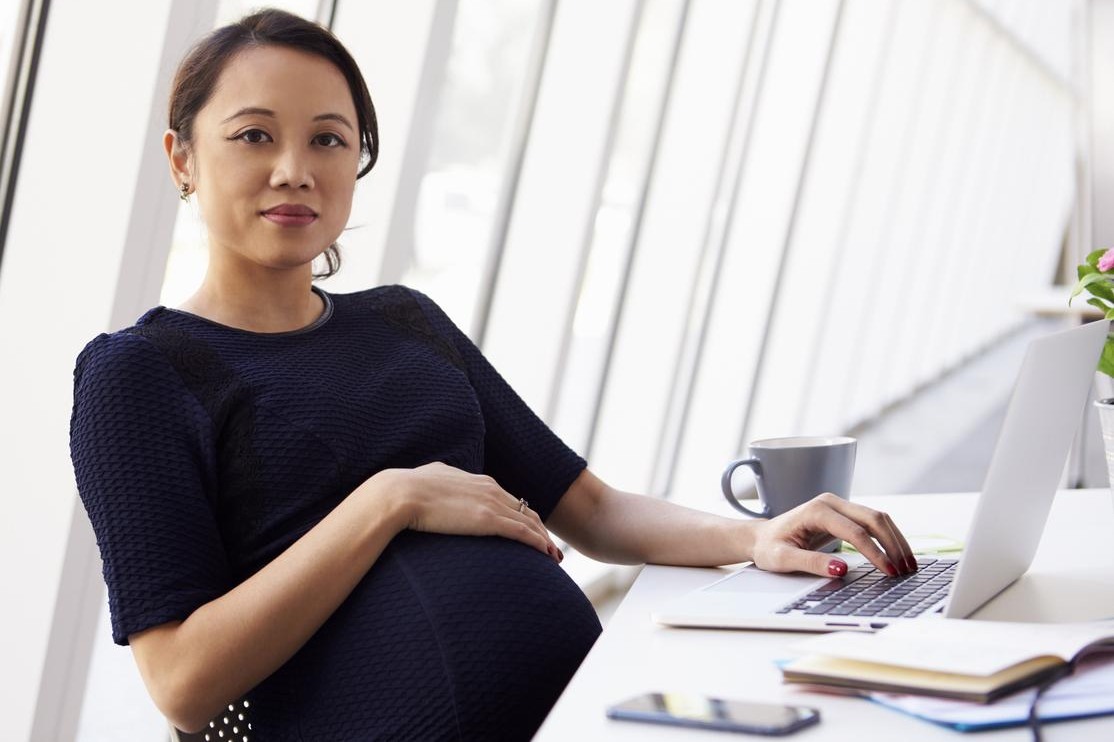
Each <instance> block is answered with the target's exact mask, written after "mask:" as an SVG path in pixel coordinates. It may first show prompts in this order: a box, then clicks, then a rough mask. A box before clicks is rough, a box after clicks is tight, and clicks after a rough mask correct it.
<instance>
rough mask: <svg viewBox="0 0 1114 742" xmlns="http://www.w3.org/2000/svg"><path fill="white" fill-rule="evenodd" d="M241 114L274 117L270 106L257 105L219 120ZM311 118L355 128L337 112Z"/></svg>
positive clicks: (237, 116)
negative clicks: (261, 106)
mask: <svg viewBox="0 0 1114 742" xmlns="http://www.w3.org/2000/svg"><path fill="white" fill-rule="evenodd" d="M241 116H268V117H270V118H275V112H274V111H272V110H271V109H270V108H260V107H259V106H247V107H246V108H241V109H240V110H239V111H237V112H236V113H234V114H232V115H231V116H229V117H228V118H226V119H224V120H223V121H221V123H222V124H227V123H228V122H229V121H231V120H232V119H235V118H239V117H241ZM313 120H314V121H336V122H338V123H341V124H344V125H345V126H347V127H348V128H349V129H351V130H352V131H355V130H356V127H354V126H353V125H352V122H351V121H349V120H348V119H347V118H345V117H344V116H343V115H341V114H339V113H320V114H318V115H316V116H314V117H313Z"/></svg>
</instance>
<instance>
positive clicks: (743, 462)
mask: <svg viewBox="0 0 1114 742" xmlns="http://www.w3.org/2000/svg"><path fill="white" fill-rule="evenodd" d="M740 466H748V467H750V469H751V471H753V472H754V476H755V477H756V478H758V479H761V478H762V464H761V463H759V461H758V459H739V460H738V461H732V462H731V463H730V464H728V465H727V468H726V469H724V470H723V476H722V477H720V480H719V484H720V487H721V488H722V489H723V496H724V497H726V498H727V502H728V503H730V504H731V507H733V508H735V509H736V510H738V511H739V512H741V513H746V514H747V515H749V516H751V517H752V518H769V517H770V511H769V508H767V507H766V503H762V507H763V509H762V512H761V513H757V512H755V511H753V510H751V509H750V508H748V507H747V506H746V505H744V504H743V503H741V502H739V501H738V499H736V497H735V492H734V490H732V489H731V475H732V474H734V473H735V470H736V469H738V468H739V467H740Z"/></svg>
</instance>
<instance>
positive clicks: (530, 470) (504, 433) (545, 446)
mask: <svg viewBox="0 0 1114 742" xmlns="http://www.w3.org/2000/svg"><path fill="white" fill-rule="evenodd" d="M410 292H411V294H412V295H413V296H414V298H415V299H416V300H417V302H418V304H419V306H420V307H421V308H422V312H423V313H424V314H425V316H426V318H427V319H428V320H429V322H430V324H431V325H432V327H433V330H434V331H435V332H436V333H437V334H438V335H440V336H441V337H443V338H445V339H446V340H447V341H448V342H449V343H451V345H452V346H453V347H454V348H455V349H456V351H457V352H458V353H459V354H460V356H461V359H462V361H463V364H464V370H465V373H467V375H468V379H469V381H470V382H471V384H472V388H473V389H474V390H475V392H476V397H477V398H478V399H479V402H480V409H481V411H482V414H483V419H484V428H485V433H484V473H485V474H488V475H489V476H491V477H492V478H494V479H495V481H497V482H499V484H500V485H501V486H502V487H503V489H505V490H507V491H508V492H510V493H511V494H513V495H514V496H516V497H524V498H526V500H528V501H529V503H530V507H531V509H533V510H534V511H535V512H536V513H537V514H538V515H539V516H540V517H541V518H542V520H545V519H547V518H548V517H549V514H550V513H552V512H553V509H554V508H555V507H557V503H558V501H559V500H560V499H561V496H562V495H564V494H565V492H566V491H567V490H568V488H569V486H570V485H572V483H573V481H574V480H575V479H576V478H577V477H578V476H579V475H580V473H581V472H582V471H583V470H584V468H585V467H586V466H587V463H586V462H585V461H584V459H583V458H581V457H580V456H579V455H577V454H576V453H575V452H574V451H573V450H572V449H571V448H569V447H568V446H567V445H565V443H564V442H563V441H562V440H561V439H560V438H559V437H558V436H557V435H556V434H555V433H554V432H553V431H552V430H550V429H549V427H548V426H547V425H546V424H545V423H544V422H542V420H541V419H540V418H539V417H538V416H537V415H535V414H534V412H533V411H532V410H531V409H530V407H529V406H528V405H527V404H526V403H525V402H524V401H523V400H522V398H521V397H519V396H518V394H517V393H516V392H515V391H514V389H512V388H511V386H510V384H508V383H507V382H506V380H504V379H503V377H502V376H500V374H499V372H498V371H496V370H495V368H494V367H493V366H492V365H491V363H490V362H489V361H488V360H487V358H485V357H484V355H483V353H481V352H480V349H479V348H477V347H476V345H475V343H473V342H472V341H471V339H469V338H468V336H467V335H465V334H464V333H463V332H462V331H461V330H460V328H458V327H457V326H456V325H455V324H453V321H452V320H451V319H449V317H448V315H446V314H445V312H444V311H443V310H442V309H441V308H440V307H439V306H437V304H436V303H434V302H433V300H432V299H430V298H429V297H428V296H426V295H425V294H422V293H421V292H419V291H415V290H414V289H410Z"/></svg>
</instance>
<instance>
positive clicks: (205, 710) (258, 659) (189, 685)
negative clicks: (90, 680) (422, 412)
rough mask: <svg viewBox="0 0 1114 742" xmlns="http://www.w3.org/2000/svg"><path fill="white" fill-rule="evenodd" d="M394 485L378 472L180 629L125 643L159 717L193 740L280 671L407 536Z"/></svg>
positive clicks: (401, 500) (178, 624)
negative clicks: (394, 541) (391, 547)
mask: <svg viewBox="0 0 1114 742" xmlns="http://www.w3.org/2000/svg"><path fill="white" fill-rule="evenodd" d="M399 485H400V481H399V480H398V479H397V478H395V477H392V476H391V473H390V472H383V473H381V474H379V475H376V476H375V477H372V478H371V479H369V480H368V481H367V482H365V483H364V484H363V485H361V487H360V488H358V489H356V490H355V491H354V492H353V493H352V494H351V495H349V496H348V497H347V498H346V499H345V500H344V501H343V502H341V503H340V505H338V506H337V507H336V508H335V509H334V510H333V511H332V512H331V513H330V514H329V515H328V516H326V517H325V518H324V519H322V520H321V522H320V523H318V524H317V525H316V526H314V528H313V529H311V530H310V531H309V532H307V533H306V534H305V535H304V536H302V537H301V538H300V539H298V541H296V542H295V543H294V544H292V545H291V546H290V547H289V548H288V549H286V551H284V552H283V553H282V554H281V555H279V556H278V557H277V558H276V559H275V560H274V561H272V562H271V563H269V564H268V565H267V566H266V567H264V568H263V569H261V570H260V571H259V572H257V573H256V574H254V575H252V576H251V577H250V578H249V579H247V580H246V581H244V582H243V583H241V584H240V585H238V586H237V587H236V588H234V589H233V590H231V591H230V592H228V593H226V594H225V595H223V596H221V597H219V598H217V599H215V600H213V601H211V602H209V603H207V604H205V605H203V606H201V607H200V608H198V609H197V610H196V611H194V612H193V613H192V614H191V615H190V616H189V617H188V618H186V619H185V620H184V621H181V622H174V623H168V624H164V625H162V626H158V627H154V628H153V629H149V630H147V631H144V632H140V633H138V634H135V635H133V636H132V637H131V645H132V649H133V652H134V653H135V655H136V660H137V662H138V664H139V665H140V670H141V673H142V675H143V677H144V680H145V682H146V683H147V685H148V690H149V691H150V693H151V695H152V697H153V698H154V699H155V702H156V704H157V705H158V706H159V708H160V710H161V711H162V712H163V713H164V714H165V715H166V716H167V717H168V718H169V719H170V721H171V722H172V723H174V724H175V726H178V727H179V728H181V729H183V730H186V731H195V730H197V729H200V728H201V727H203V726H204V725H205V724H206V723H207V722H208V720H209V719H211V718H212V717H213V716H215V715H216V714H217V713H218V712H219V711H220V710H221V709H222V708H223V707H224V706H225V705H226V704H228V703H229V702H231V701H234V700H236V699H238V698H239V697H241V696H242V695H243V694H244V693H246V692H247V691H249V690H250V689H251V688H253V687H255V686H256V685H257V684H258V683H259V682H260V681H262V680H263V679H264V678H266V677H267V676H269V675H270V674H271V673H273V672H274V671H275V670H277V669H278V668H279V667H281V666H282V665H283V664H284V663H285V662H286V661H287V660H288V659H290V657H291V656H293V655H294V654H295V653H296V652H297V651H298V650H299V649H300V648H301V647H302V646H303V645H304V644H305V643H306V642H307V641H308V640H309V639H310V637H311V636H313V634H314V632H316V631H317V629H318V628H319V627H320V626H321V625H322V624H323V623H324V622H325V621H326V619H328V618H329V616H331V615H332V614H333V612H334V611H335V610H336V609H337V607H339V606H340V604H341V603H342V602H343V601H344V600H345V598H347V597H348V595H349V594H350V593H351V592H352V590H353V588H354V587H355V586H356V584H357V583H358V582H359V581H360V579H362V578H363V576H364V575H365V574H366V573H367V571H368V570H369V569H370V568H371V566H372V565H373V564H374V563H375V561H376V560H377V559H378V558H379V556H380V554H381V553H382V552H383V549H384V548H386V546H387V544H388V543H389V542H390V540H391V539H392V538H393V537H394V536H395V535H396V534H397V533H398V532H399V531H401V530H402V529H403V528H405V527H406V522H407V520H406V519H407V517H408V516H407V514H406V513H405V512H404V509H405V508H404V504H403V503H404V498H402V497H398V496H394V493H392V492H391V491H390V489H391V488H397V487H398V486H399Z"/></svg>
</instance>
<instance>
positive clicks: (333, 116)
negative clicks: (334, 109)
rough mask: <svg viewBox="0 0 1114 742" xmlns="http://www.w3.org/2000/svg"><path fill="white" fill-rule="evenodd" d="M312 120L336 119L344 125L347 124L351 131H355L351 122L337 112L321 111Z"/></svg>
mask: <svg viewBox="0 0 1114 742" xmlns="http://www.w3.org/2000/svg"><path fill="white" fill-rule="evenodd" d="M313 120H314V121H336V122H338V123H341V124H344V125H345V126H347V127H348V128H349V129H351V130H352V131H356V127H355V126H353V125H352V122H350V121H349V120H348V119H346V118H345V117H344V116H341V115H340V114H339V113H322V114H319V115H317V116H314V117H313Z"/></svg>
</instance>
